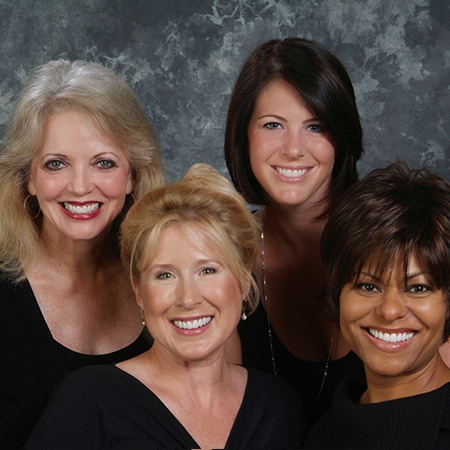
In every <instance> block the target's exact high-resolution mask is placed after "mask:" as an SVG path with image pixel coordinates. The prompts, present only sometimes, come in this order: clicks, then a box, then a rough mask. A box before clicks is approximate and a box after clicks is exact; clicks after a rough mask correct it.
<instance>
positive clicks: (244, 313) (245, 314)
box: [241, 298, 248, 320]
mask: <svg viewBox="0 0 450 450" xmlns="http://www.w3.org/2000/svg"><path fill="white" fill-rule="evenodd" d="M247 303H248V301H247V299H246V298H244V300H243V301H242V314H241V319H242V320H247V318H248V317H247V313H246V311H245V310H246V309H247V308H246V306H247Z"/></svg>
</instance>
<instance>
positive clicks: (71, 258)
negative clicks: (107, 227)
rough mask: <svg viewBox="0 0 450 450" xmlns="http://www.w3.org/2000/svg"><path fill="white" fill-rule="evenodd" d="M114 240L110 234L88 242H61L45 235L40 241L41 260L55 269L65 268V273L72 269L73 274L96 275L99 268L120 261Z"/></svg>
mask: <svg viewBox="0 0 450 450" xmlns="http://www.w3.org/2000/svg"><path fill="white" fill-rule="evenodd" d="M112 240H113V237H112V236H111V234H110V233H105V234H104V235H103V236H100V237H98V238H96V239H92V240H86V241H73V240H67V241H60V240H55V239H54V238H52V237H51V236H47V235H46V234H45V233H43V234H42V235H41V239H40V248H39V253H40V260H41V261H42V262H43V263H44V262H45V263H47V264H48V265H51V266H55V268H58V267H64V268H65V269H64V270H65V272H67V268H68V267H70V269H71V270H72V271H73V272H78V271H81V272H86V271H91V272H92V273H95V272H96V271H97V270H98V269H99V268H101V267H103V266H111V262H112V261H114V260H117V261H118V260H119V259H118V257H117V255H115V252H114V250H115V249H114V246H113V245H112Z"/></svg>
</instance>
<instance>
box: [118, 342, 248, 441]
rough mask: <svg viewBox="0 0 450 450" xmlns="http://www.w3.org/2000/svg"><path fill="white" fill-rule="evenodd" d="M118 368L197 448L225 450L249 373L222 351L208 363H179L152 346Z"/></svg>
mask: <svg viewBox="0 0 450 450" xmlns="http://www.w3.org/2000/svg"><path fill="white" fill-rule="evenodd" d="M117 366H118V367H119V368H120V369H122V370H124V371H126V372H128V373H130V374H131V375H133V376H134V377H135V378H137V379H138V380H140V381H141V382H142V383H143V384H144V385H145V386H147V387H148V388H149V389H150V390H151V391H152V392H153V393H154V394H155V395H157V396H158V398H159V399H160V400H161V401H162V402H163V403H164V404H165V406H166V407H167V408H168V409H169V410H170V411H171V413H172V414H173V415H174V416H175V417H176V418H177V420H178V421H179V422H180V423H181V424H183V426H184V427H185V428H186V430H187V431H188V433H189V434H190V435H191V436H192V437H193V439H194V440H195V441H196V442H197V443H198V444H199V446H200V448H202V449H213V448H224V446H225V444H226V441H227V439H228V436H229V435H230V432H231V428H232V426H233V423H234V421H235V419H236V416H237V413H238V411H239V408H240V405H241V403H242V399H243V396H244V392H245V387H246V384H247V371H246V370H245V369H244V368H242V367H240V366H237V365H234V364H230V363H227V362H226V361H225V358H224V350H223V349H222V350H220V351H219V352H218V353H217V354H216V355H215V356H214V357H213V358H210V359H208V360H207V361H206V360H205V361H201V362H194V363H192V362H188V361H185V362H184V363H183V362H181V361H177V360H175V359H172V358H171V357H170V356H169V355H168V354H167V352H165V351H164V350H163V349H162V348H161V346H160V345H159V344H158V342H155V344H154V345H153V347H152V348H151V349H150V350H149V351H147V352H145V353H143V354H142V355H139V356H137V357H135V358H133V359H130V360H128V361H124V362H121V363H119V364H117ZM158 380H164V383H160V382H158Z"/></svg>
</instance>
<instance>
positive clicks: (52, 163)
mask: <svg viewBox="0 0 450 450" xmlns="http://www.w3.org/2000/svg"><path fill="white" fill-rule="evenodd" d="M104 163H106V167H105V166H104ZM55 165H58V166H57V167H55ZM65 165H66V163H65V162H63V161H61V160H59V159H50V160H49V161H47V162H46V163H45V164H44V167H45V168H46V169H48V170H52V171H57V170H60V169H61V167H63V166H65ZM95 165H96V166H98V167H99V168H100V169H104V170H107V169H112V168H114V167H116V166H117V164H116V163H115V162H114V161H112V160H110V159H100V160H98V161H96V162H95Z"/></svg>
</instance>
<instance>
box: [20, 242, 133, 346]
mask: <svg viewBox="0 0 450 450" xmlns="http://www.w3.org/2000/svg"><path fill="white" fill-rule="evenodd" d="M105 235H108V236H109V233H105ZM104 240H105V237H102V238H100V237H99V238H98V239H96V242H92V241H88V242H74V243H73V245H72V247H71V248H68V247H67V245H65V246H58V244H57V243H55V242H53V241H52V240H51V239H44V241H43V242H42V245H41V252H40V253H41V255H40V258H39V261H40V262H39V266H38V267H37V268H35V269H34V270H33V271H32V272H30V273H29V274H28V280H29V282H30V285H31V288H32V289H33V292H34V294H35V296H36V299H37V302H38V304H39V307H40V309H41V311H42V314H43V316H44V319H45V321H46V322H47V325H48V327H49V329H50V332H51V334H52V336H53V338H54V339H55V340H56V341H57V342H59V343H60V344H62V345H63V346H65V347H67V348H69V349H71V350H74V351H76V352H79V353H83V354H90V355H98V354H106V353H111V352H114V351H116V350H119V349H122V348H124V347H126V346H127V345H129V344H131V343H132V342H133V341H134V340H135V339H136V338H137V337H138V336H139V334H140V333H141V332H142V323H141V319H140V313H139V307H138V306H137V304H136V301H135V298H134V294H133V291H132V288H131V284H130V282H129V280H128V277H127V274H126V273H124V270H123V268H122V266H121V264H120V261H119V260H118V259H117V258H115V257H114V256H113V255H111V253H110V252H109V251H107V252H106V253H105V248H106V249H109V248H110V244H109V241H108V243H105V242H104ZM112 261H114V263H112Z"/></svg>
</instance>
